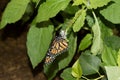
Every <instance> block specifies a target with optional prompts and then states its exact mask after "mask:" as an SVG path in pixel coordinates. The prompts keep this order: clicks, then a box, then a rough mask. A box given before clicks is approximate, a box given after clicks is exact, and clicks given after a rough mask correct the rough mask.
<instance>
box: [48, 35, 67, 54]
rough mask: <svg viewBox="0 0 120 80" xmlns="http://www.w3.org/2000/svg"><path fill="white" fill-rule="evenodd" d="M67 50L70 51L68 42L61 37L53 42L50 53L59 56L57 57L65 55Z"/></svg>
mask: <svg viewBox="0 0 120 80" xmlns="http://www.w3.org/2000/svg"><path fill="white" fill-rule="evenodd" d="M67 49H68V42H67V40H65V39H63V38H61V37H57V38H56V39H55V40H54V41H53V43H52V45H51V47H50V49H49V53H50V54H51V55H54V56H57V55H59V54H61V53H63V52H64V51H66V50H67Z"/></svg>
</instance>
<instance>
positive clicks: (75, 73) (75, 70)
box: [72, 59, 82, 78]
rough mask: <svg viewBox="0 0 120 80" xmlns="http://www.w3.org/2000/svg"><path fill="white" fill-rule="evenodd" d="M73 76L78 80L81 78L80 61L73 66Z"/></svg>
mask: <svg viewBox="0 0 120 80" xmlns="http://www.w3.org/2000/svg"><path fill="white" fill-rule="evenodd" d="M72 75H73V76H74V77H76V78H81V76H82V69H81V66H80V63H79V59H78V60H77V61H76V62H75V63H74V64H73V66H72Z"/></svg>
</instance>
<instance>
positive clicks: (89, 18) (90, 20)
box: [86, 15, 94, 27]
mask: <svg viewBox="0 0 120 80" xmlns="http://www.w3.org/2000/svg"><path fill="white" fill-rule="evenodd" d="M86 20H87V24H88V25H89V27H92V26H93V25H94V18H93V17H91V16H90V15H86Z"/></svg>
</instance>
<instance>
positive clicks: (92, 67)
mask: <svg viewBox="0 0 120 80" xmlns="http://www.w3.org/2000/svg"><path fill="white" fill-rule="evenodd" d="M100 64H101V60H100V59H99V58H98V57H97V56H95V55H92V54H90V51H86V52H84V53H82V54H81V56H80V65H81V67H82V72H83V75H90V74H94V73H97V72H98V70H99V66H100Z"/></svg>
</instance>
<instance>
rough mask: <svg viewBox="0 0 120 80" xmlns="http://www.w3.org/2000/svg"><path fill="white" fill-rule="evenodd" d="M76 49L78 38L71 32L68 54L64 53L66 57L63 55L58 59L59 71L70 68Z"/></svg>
mask: <svg viewBox="0 0 120 80" xmlns="http://www.w3.org/2000/svg"><path fill="white" fill-rule="evenodd" d="M76 47H77V36H76V35H75V34H74V33H73V32H70V35H69V46H68V52H66V53H64V55H61V56H60V57H58V59H59V60H60V61H59V63H58V64H59V70H61V69H63V68H65V67H66V66H68V64H69V63H70V61H71V60H72V58H73V56H74V54H75V51H76ZM63 64H64V65H63Z"/></svg>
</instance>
